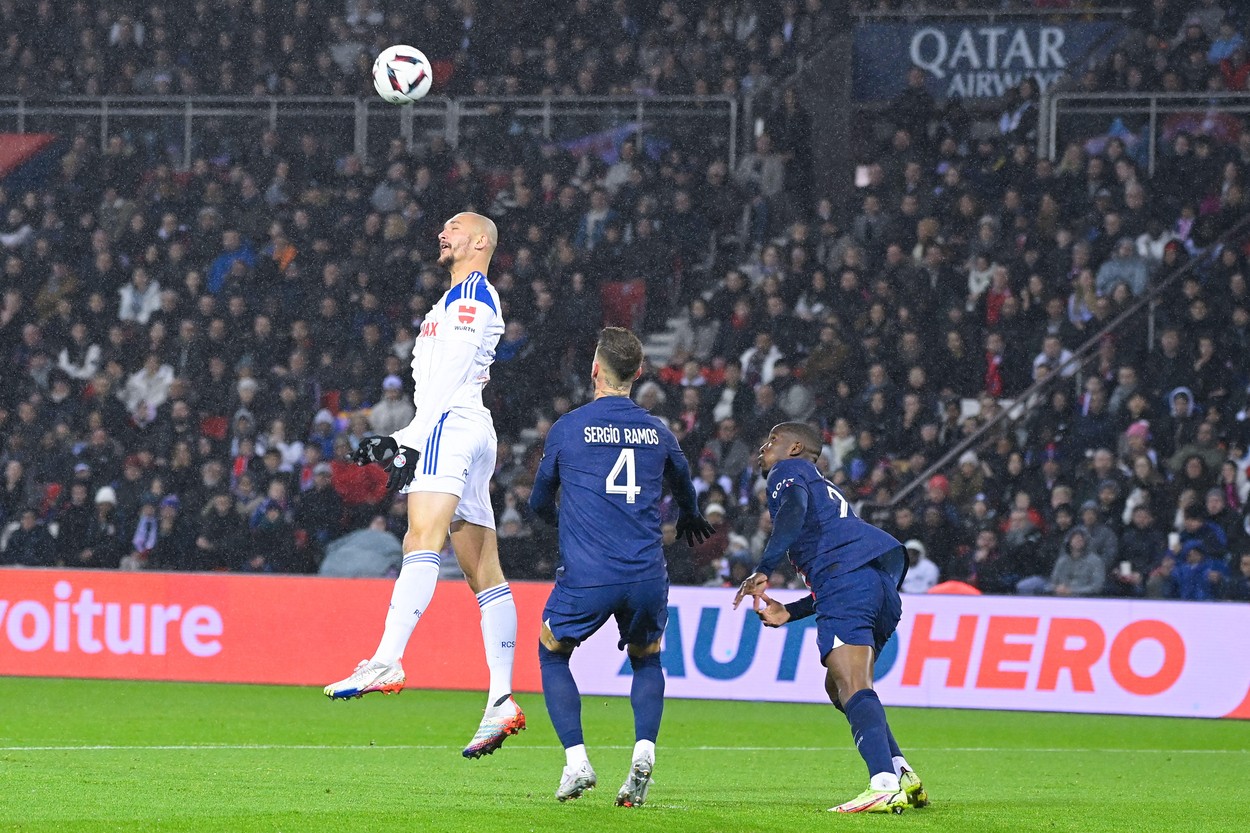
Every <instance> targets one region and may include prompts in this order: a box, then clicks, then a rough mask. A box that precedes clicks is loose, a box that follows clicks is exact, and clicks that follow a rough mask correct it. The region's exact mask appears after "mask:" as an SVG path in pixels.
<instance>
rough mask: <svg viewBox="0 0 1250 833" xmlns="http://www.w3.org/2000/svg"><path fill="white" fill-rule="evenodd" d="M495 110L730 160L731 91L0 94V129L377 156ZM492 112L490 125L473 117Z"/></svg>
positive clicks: (473, 130) (156, 145) (155, 143)
mask: <svg viewBox="0 0 1250 833" xmlns="http://www.w3.org/2000/svg"><path fill="white" fill-rule="evenodd" d="M500 119H504V120H506V122H505V124H503V125H502V126H503V128H504V131H505V133H506V134H507V135H509V136H518V135H523V136H526V137H529V138H534V139H541V140H543V141H550V142H556V143H561V144H564V145H566V146H570V147H587V148H593V149H600V148H604V147H607V146H609V145H612V146H614V145H617V144H619V143H620V142H621V141H624V140H625V139H630V140H633V141H634V142H636V143H637V145H638V147H639V149H640V150H645V149H653V150H662V149H663V148H664V147H667V146H669V145H671V144H674V143H676V142H680V141H694V142H697V143H698V144H699V145H700V146H702V147H704V148H707V147H709V146H710V147H712V148H715V149H717V150H719V151H720V152H721V153H723V154H724V155H725V157H726V159H727V160H728V161H729V163H730V164H731V165H732V164H733V163H735V162H736V161H737V158H736V155H737V145H738V142H737V131H738V102H737V100H736V99H735V98H734V97H733V96H722V95H715V96H659V95H657V96H577V97H561V96H516V97H507V96H489V97H465V98H455V99H453V98H446V97H440V96H427V97H426V98H424V99H422V100H421V101H419V102H417V103H415V104H413V105H411V106H405V107H395V106H393V105H390V104H387V103H386V102H384V101H381V100H372V99H361V98H353V97H316V96H287V97H278V96H273V97H263V98H257V97H216V96H190V97H163V96H106V97H86V96H70V97H58V98H39V99H35V98H22V97H16V96H0V132H9V133H55V134H60V135H67V136H76V135H87V136H92V137H98V139H99V144H100V148H101V149H104V147H105V146H106V145H107V144H108V141H109V138H110V137H111V136H114V135H118V134H122V135H125V136H127V137H128V138H130V139H131V140H132V142H133V143H134V144H135V145H136V147H137V148H138V149H139V151H140V152H142V153H145V154H147V155H148V156H149V157H150V158H149V159H147V160H145V161H149V162H151V161H156V160H158V159H159V160H160V161H164V162H167V163H169V164H172V165H175V166H177V167H181V168H188V167H190V165H191V162H192V160H193V159H195V158H196V157H197V156H201V155H207V156H216V155H219V154H220V153H222V152H226V153H228V152H229V151H230V150H232V149H234V148H236V147H237V148H239V149H243V148H246V147H247V146H248V145H249V144H251V143H252V142H253V141H254V140H255V136H256V134H257V133H258V132H259V131H260V130H262V129H264V128H266V127H268V128H273V129H276V130H279V131H281V132H284V133H286V132H293V133H295V134H299V133H304V132H310V133H313V134H314V135H316V136H317V137H318V138H319V139H321V140H322V141H323V142H327V143H329V144H330V145H331V150H332V151H333V152H335V153H355V154H356V155H358V156H360V157H361V158H362V159H368V158H369V157H370V156H375V157H376V156H382V155H385V153H386V151H387V148H388V146H389V144H390V142H391V140H392V139H394V138H400V139H402V140H403V141H404V142H405V144H406V145H407V146H408V147H409V148H411V147H412V146H413V144H414V143H415V142H416V141H418V140H419V139H421V138H422V137H431V136H434V135H442V136H444V137H445V138H446V139H447V141H448V143H449V144H451V145H452V146H453V147H457V146H459V145H460V144H461V142H462V141H464V140H466V139H479V140H486V139H487V138H491V139H495V138H498V136H497V135H491V136H487V135H486V134H488V133H491V131H493V130H494V128H495V127H498V126H500V125H499V124H498V122H499V120H500ZM485 122H493V124H492V127H491V128H490V129H483V127H482V124H483V123H485Z"/></svg>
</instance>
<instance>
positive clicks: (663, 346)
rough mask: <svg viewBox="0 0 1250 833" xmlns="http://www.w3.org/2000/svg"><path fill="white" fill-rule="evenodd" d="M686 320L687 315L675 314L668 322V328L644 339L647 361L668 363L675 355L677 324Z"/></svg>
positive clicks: (656, 363)
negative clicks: (674, 345) (674, 344)
mask: <svg viewBox="0 0 1250 833" xmlns="http://www.w3.org/2000/svg"><path fill="white" fill-rule="evenodd" d="M684 320H685V316H681V315H675V316H673V317H672V318H670V319H668V321H667V322H666V324H667V328H666V329H664V330H660V331H659V332H655V333H651V334H650V335H648V336H647V337H646V338H644V339H643V340H642V352H643V355H645V356H646V357H647V361H649V362H651V364H653V365H657V366H660V365H665V364H668V360H669V357H671V356H672V355H673V343H674V342H675V341H676V340H677V333H676V332H675V331H676V329H677V325H678V324H680V323H681V322H682V321H684Z"/></svg>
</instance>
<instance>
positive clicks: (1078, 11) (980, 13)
mask: <svg viewBox="0 0 1250 833" xmlns="http://www.w3.org/2000/svg"><path fill="white" fill-rule="evenodd" d="M1132 13H1133V9H1132V7H1131V6H1094V7H1090V8H1085V7H1077V8H1066V9H1065V8H1053V9H1050V8H1047V9H1039V8H1035V7H1029V6H1021V7H1018V8H1012V7H1007V8H1002V9H948V8H945V7H944V6H939V5H936V4H935V5H933V6H926V5H921V6H920V7H919V8H918V9H915V10H902V9H900V10H890V9H880V10H878V9H869V10H866V11H860V12H854V13H853V16H854V18H855V21H856V22H857V23H870V22H874V21H881V20H920V19H922V18H924V19H933V18H937V19H945V18H961V19H967V20H977V21H983V22H985V23H994V22H997V21H1000V20H1009V19H1012V18H1029V17H1040V18H1046V19H1055V18H1065V17H1077V18H1082V19H1091V20H1092V19H1098V18H1109V17H1125V18H1126V17H1128V16H1129V15H1131V14H1132Z"/></svg>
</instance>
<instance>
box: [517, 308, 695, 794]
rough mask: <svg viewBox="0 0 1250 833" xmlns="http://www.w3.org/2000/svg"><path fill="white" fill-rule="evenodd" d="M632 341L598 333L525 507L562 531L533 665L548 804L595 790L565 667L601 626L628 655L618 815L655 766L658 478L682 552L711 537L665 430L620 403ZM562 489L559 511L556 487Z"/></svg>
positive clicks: (660, 704)
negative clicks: (548, 753) (552, 739)
mask: <svg viewBox="0 0 1250 833" xmlns="http://www.w3.org/2000/svg"><path fill="white" fill-rule="evenodd" d="M641 367H642V344H641V343H640V342H639V341H638V338H637V337H636V336H635V335H634V334H633V333H631V332H629V331H628V330H625V329H621V328H619V327H606V328H604V330H603V332H602V333H601V334H600V336H599V344H598V347H597V348H596V350H595V357H594V363H593V365H592V367H591V374H590V375H591V378H592V379H593V380H594V386H595V393H594V400H593V401H592V402H590V403H589V404H586V405H583V406H582V407H580V408H577V409H576V410H573V411H570V412H569V413H567V414H565V415H564V416H562V417H561V418H560V419H558V420H557V421H556V423H555V424H554V425H552V426H551V430H550V431H549V432H548V433H547V442H546V446H545V448H544V449H543V459H542V463H541V464H539V467H538V475H537V477H536V478H535V481H534V489H533V492H532V493H531V496H530V506H531V507H532V508H533V510H534V512H535V513H536V514H537V515H538V516H539V517H541V518H543V519H544V520H546V521H547V522H548V523H552V524H556V523H558V525H559V527H560V562H561V563H560V568H559V569H558V570H557V571H556V583H555V587H554V588H553V589H552V591H551V596H550V598H548V600H547V606H546V608H545V609H544V610H543V624H542V633H541V635H540V644H539V647H538V659H539V663H540V665H541V669H542V680H543V694H544V695H545V697H546V701H547V711H548V712H549V713H550V715H551V723H552V725H554V726H555V729H556V734H557V735H558V736H559V737H560V742H561V744H563V745H564V751H565V767H564V772H563V773H562V776H561V779H560V786H559V788H558V789H557V790H556V798H558V799H559V800H560V801H567V800H568V799H571V798H577V797H579V796H580V795H581V794H582V793H583V792H585V791H586V790H588V789H591V788H592V787H594V786H595V784H596V781H597V779H596V776H595V770H594V768H593V767H592V766H591V765H590V759H589V758H588V757H587V755H586V747H585V744H584V743H583V739H582V714H581V709H582V706H581V695H580V694H579V693H578V690H577V683H576V681H575V680H574V679H573V673H572V671H571V670H570V669H569V658H570V656H571V655H572V653H573V649H574V648H576V647H577V646H578V645H579V644H581V642H583V641H584V640H586V639H587V638H589V637H590V635H591V634H593V633H594V632H595V631H597V630H599V628H600V627H602V626H603V625H604V623H606V622H607V621H608V619H610V618H615V619H616V624H617V628H618V629H619V631H620V641H619V642H618V643H617V646H618V647H619V648H622V649H624V650H626V651H627V652H628V654H629V664H630V666H631V667H632V668H633V672H634V680H633V684H632V687H631V689H630V704H631V705H632V706H633V710H634V734H635V740H636V743H635V745H634V755H633V760H632V763H631V766H630V772H629V776H628V777H627V778H626V780H625V783H624V785H622V787H621V789H620V791H619V792H618V793H617V796H616V803H617V805H618V806H622V807H637V806H639V805H641V804H642V803H643V802H645V801H646V798H647V791H648V789H649V788H650V785H651V771H652V769H653V768H654V766H655V739H656V736H657V735H658V734H659V730H660V716H661V714H662V713H663V710H664V672H663V668H662V666H661V664H660V637H661V636H662V635H663V633H664V626H665V624H667V622H668V569H667V567H666V565H665V563H664V554H663V550H662V547H661V534H660V498H661V497H662V496H663V492H664V481H665V480H667V481H668V483H669V486H670V487H671V488H672V491H673V497H674V499H675V500H676V502H677V506H678V508H679V510H680V515H679V517H678V520H677V530H678V534H679V535H684V536H685V537H686V540H687V543H691V544H693V542H694V541H696V540H697V541H702V540H704V539H705V538H706V537H707V536H709V535H711V534H712V532H713V530H712V527H711V525H710V524H708V522H707V521H706V520H704V519H703V517H702V516H701V515H700V514H699V509H698V505H697V502H696V497H695V491H694V484H693V483H691V481H690V468H689V466H688V464H687V463H686V458H685V456H684V455H683V454H682V452H681V448H680V446H679V445H678V444H677V438H676V437H674V436H673V433H672V432H671V431H670V430H669V429H668V426H666V425H665V424H664V421H663V420H661V419H659V418H657V417H654V416H652V415H651V414H649V413H647V411H645V410H644V409H642V408H640V407H639V406H638V405H636V404H634V402H633V400H631V399H630V398H629V391H630V388H631V387H633V384H634V381H635V380H636V379H637V378H638V376H639V374H640V373H641ZM557 488H558V489H559V490H560V492H561V497H560V506H559V510H558V514H557V508H556V490H557Z"/></svg>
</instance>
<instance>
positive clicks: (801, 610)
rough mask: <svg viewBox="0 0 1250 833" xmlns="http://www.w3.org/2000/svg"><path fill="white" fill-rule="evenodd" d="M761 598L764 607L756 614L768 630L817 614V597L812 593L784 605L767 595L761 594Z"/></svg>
mask: <svg viewBox="0 0 1250 833" xmlns="http://www.w3.org/2000/svg"><path fill="white" fill-rule="evenodd" d="M759 598H760V601H761V602H763V607H761V608H758V609H757V610H756V611H755V612H756V613H758V614H759V616H760V621H762V622H763V623H764V627H766V628H779V627H781V626H782V625H784V624H785V623H787V622H793V621H794V620H796V619H806V618H807V617H808V616H811V615H812V614H813V613H815V612H816V597H815V596H813V595H812V594H811V593H808V594H807V595H806V596H804V597H803V598H801V599H796V600H795V601H793V602H790V603H789V604H782V603H781V602H779V601H777V600H776V599H774V598H772V597H771V596H769V595H768V594H767V593H761V594H760V597H759Z"/></svg>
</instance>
